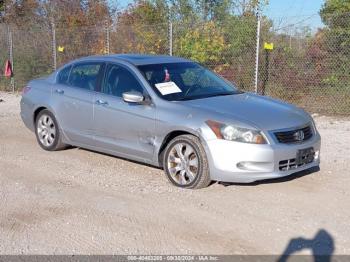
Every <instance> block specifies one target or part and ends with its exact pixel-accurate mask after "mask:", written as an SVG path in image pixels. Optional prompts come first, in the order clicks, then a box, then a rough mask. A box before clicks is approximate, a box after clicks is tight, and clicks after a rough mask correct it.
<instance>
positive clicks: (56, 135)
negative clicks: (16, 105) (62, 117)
mask: <svg viewBox="0 0 350 262" xmlns="http://www.w3.org/2000/svg"><path fill="white" fill-rule="evenodd" d="M35 135H36V138H37V140H38V143H39V145H40V146H41V147H42V148H43V149H45V150H47V151H56V150H60V149H63V148H65V146H66V145H65V144H63V143H62V142H61V133H60V129H59V127H58V123H57V121H56V118H55V116H54V115H53V114H52V113H51V112H50V111H49V110H47V109H44V110H42V111H40V112H39V114H38V116H37V117H36V120H35Z"/></svg>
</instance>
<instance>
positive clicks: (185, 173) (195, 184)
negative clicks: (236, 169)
mask: <svg viewBox="0 0 350 262" xmlns="http://www.w3.org/2000/svg"><path fill="white" fill-rule="evenodd" d="M164 152H165V153H164V155H163V168H164V171H165V174H166V176H167V178H168V179H169V181H170V182H171V183H172V184H173V185H175V186H177V187H181V188H192V189H199V188H204V187H207V186H208V185H209V184H210V182H211V179H210V172H209V165H208V159H207V156H206V153H205V150H204V148H203V146H202V144H201V142H200V140H199V139H198V138H197V137H195V136H193V135H181V136H178V137H175V138H174V139H173V140H171V141H170V142H169V144H168V145H167V147H166V148H165V151H164Z"/></svg>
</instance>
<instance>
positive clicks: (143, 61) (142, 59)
mask: <svg viewBox="0 0 350 262" xmlns="http://www.w3.org/2000/svg"><path fill="white" fill-rule="evenodd" d="M91 59H94V60H104V61H126V62H129V63H131V64H133V65H135V66H139V65H149V64H164V63H179V62H192V61H191V60H187V59H185V58H181V57H176V56H167V55H146V54H112V55H101V56H88V57H84V58H80V59H77V60H75V61H74V62H82V61H88V60H91Z"/></svg>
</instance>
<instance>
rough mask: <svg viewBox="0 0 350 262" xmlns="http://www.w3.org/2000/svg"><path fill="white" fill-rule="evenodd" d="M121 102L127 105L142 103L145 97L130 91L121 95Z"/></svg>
mask: <svg viewBox="0 0 350 262" xmlns="http://www.w3.org/2000/svg"><path fill="white" fill-rule="evenodd" d="M123 100H124V101H125V102H127V103H142V102H143V101H144V100H145V97H144V96H143V95H142V94H141V93H140V92H136V91H130V92H125V93H123Z"/></svg>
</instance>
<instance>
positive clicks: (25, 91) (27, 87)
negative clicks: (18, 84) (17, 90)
mask: <svg viewBox="0 0 350 262" xmlns="http://www.w3.org/2000/svg"><path fill="white" fill-rule="evenodd" d="M30 89H32V88H31V87H30V86H25V87H24V88H23V90H22V95H25V94H27V93H28V92H29V91H30Z"/></svg>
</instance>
